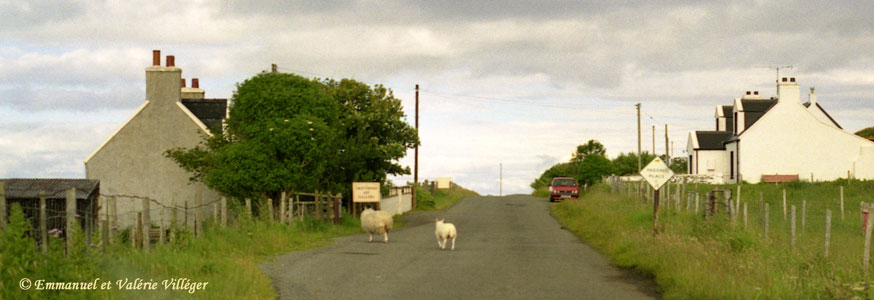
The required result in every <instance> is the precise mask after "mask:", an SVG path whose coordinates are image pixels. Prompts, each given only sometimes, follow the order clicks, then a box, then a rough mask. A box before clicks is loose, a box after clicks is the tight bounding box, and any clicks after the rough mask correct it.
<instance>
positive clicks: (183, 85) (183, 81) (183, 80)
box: [182, 78, 185, 87]
mask: <svg viewBox="0 0 874 300" xmlns="http://www.w3.org/2000/svg"><path fill="white" fill-rule="evenodd" d="M182 87H185V78H182Z"/></svg>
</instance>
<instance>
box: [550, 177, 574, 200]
mask: <svg viewBox="0 0 874 300" xmlns="http://www.w3.org/2000/svg"><path fill="white" fill-rule="evenodd" d="M579 196H580V187H579V186H577V180H576V179H574V178H572V177H555V178H552V183H550V184H549V202H554V201H556V200H564V199H577V198H579Z"/></svg>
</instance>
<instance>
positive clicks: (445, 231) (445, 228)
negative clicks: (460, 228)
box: [434, 219, 458, 250]
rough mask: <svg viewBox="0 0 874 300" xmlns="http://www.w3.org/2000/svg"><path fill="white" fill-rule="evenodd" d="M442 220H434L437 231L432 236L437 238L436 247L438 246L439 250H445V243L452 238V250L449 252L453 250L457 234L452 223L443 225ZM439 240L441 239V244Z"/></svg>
mask: <svg viewBox="0 0 874 300" xmlns="http://www.w3.org/2000/svg"><path fill="white" fill-rule="evenodd" d="M444 220H446V219H443V220H440V219H434V221H436V222H437V226H436V227H437V229H436V230H435V231H434V235H436V236H437V246H440V249H446V241H447V240H449V239H450V238H452V248H450V249H449V250H455V237H457V236H458V232H456V231H455V225H452V223H443V221H444ZM440 239H443V241H442V242H441V241H440Z"/></svg>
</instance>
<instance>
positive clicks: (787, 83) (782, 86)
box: [777, 77, 801, 104]
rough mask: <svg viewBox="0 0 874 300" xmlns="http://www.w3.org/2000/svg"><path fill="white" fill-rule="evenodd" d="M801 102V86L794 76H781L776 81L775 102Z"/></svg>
mask: <svg viewBox="0 0 874 300" xmlns="http://www.w3.org/2000/svg"><path fill="white" fill-rule="evenodd" d="M785 103H799V104H800V103H801V87H800V86H799V85H798V82H795V77H782V78H780V81H779V82H777V104H785Z"/></svg>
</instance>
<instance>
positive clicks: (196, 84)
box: [191, 78, 200, 89]
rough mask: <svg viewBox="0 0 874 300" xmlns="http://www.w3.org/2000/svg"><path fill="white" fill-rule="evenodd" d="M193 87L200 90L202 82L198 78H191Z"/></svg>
mask: <svg viewBox="0 0 874 300" xmlns="http://www.w3.org/2000/svg"><path fill="white" fill-rule="evenodd" d="M191 87H193V88H196V89H199V88H200V80H199V79H197V78H191Z"/></svg>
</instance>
